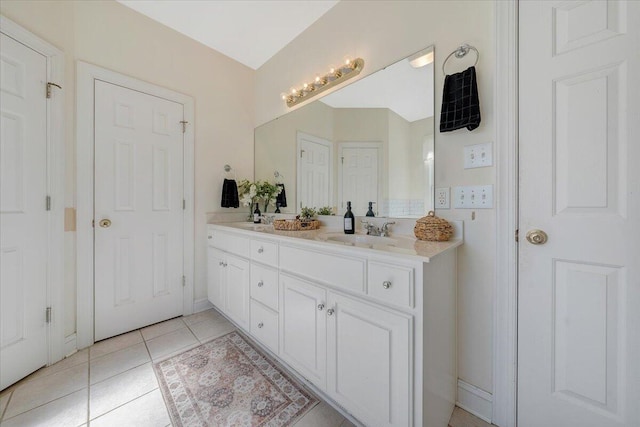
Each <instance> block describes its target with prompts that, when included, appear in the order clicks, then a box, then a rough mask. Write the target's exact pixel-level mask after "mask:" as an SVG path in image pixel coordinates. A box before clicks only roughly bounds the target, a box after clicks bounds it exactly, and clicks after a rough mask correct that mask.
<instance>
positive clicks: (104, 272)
mask: <svg viewBox="0 0 640 427" xmlns="http://www.w3.org/2000/svg"><path fill="white" fill-rule="evenodd" d="M182 120H183V106H182V105H181V104H178V103H175V102H172V101H168V100H166V99H162V98H158V97H155V96H151V95H147V94H145V93H141V92H137V91H134V90H131V89H127V88H124V87H121V86H116V85H113V84H110V83H106V82H102V81H98V80H96V83H95V200H94V212H95V228H94V233H95V293H94V295H95V340H96V341H98V340H101V339H104V338H108V337H111V336H114V335H117V334H121V333H123V332H127V331H130V330H133V329H137V328H140V327H143V326H146V325H149V324H152V323H156V322H160V321H162V320H166V319H169V318H172V317H175V316H179V315H181V314H182V307H183V305H182V302H183V291H182V286H183V212H184V211H183V208H184V205H183V133H182V126H181V124H180V121H182Z"/></svg>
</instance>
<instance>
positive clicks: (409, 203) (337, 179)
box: [255, 46, 435, 218]
mask: <svg viewBox="0 0 640 427" xmlns="http://www.w3.org/2000/svg"><path fill="white" fill-rule="evenodd" d="M433 58H434V49H433V47H432V46H431V47H428V48H426V49H424V50H422V51H420V52H417V53H415V54H413V55H410V56H409V57H407V58H404V59H402V60H400V61H398V62H396V63H394V64H391V65H389V66H387V67H385V68H384V69H382V70H380V71H377V72H375V73H372V74H370V75H368V76H366V77H363V78H361V79H359V80H357V81H355V82H354V83H352V84H349V85H346V86H344V87H341V88H339V89H338V90H336V91H334V92H332V93H330V94H329V95H326V96H323V97H321V98H319V99H317V100H315V101H313V102H311V103H309V104H307V105H304V106H302V107H300V108H298V109H296V110H294V111H292V112H290V113H288V114H285V115H284V116H282V117H279V118H277V119H275V120H273V121H271V122H269V123H265V124H264V125H262V126H259V127H258V128H256V130H255V178H256V179H257V180H266V179H268V178H269V177H272V176H274V171H280V172H282V175H283V176H285V177H287V178H286V179H284V180H283V181H282V184H284V186H285V188H286V192H287V198H288V199H289V201H288V205H287V207H286V208H282V212H283V213H297V212H301V209H302V207H304V206H325V207H328V208H329V210H330V211H331V212H332V213H333V212H337V214H339V215H340V214H342V213H344V211H345V209H346V205H347V201H351V202H352V208H353V212H354V214H355V215H358V216H364V215H365V214H366V212H367V209H368V205H369V202H373V203H374V205H373V206H374V207H375V208H374V209H375V211H376V212H375V214H376V216H391V217H397V218H402V217H405V218H419V217H422V216H424V215H425V212H428V211H429V210H433V206H434V187H435V186H434V160H435V153H434V117H433V116H434V89H433Z"/></svg>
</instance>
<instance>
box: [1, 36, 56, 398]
mask: <svg viewBox="0 0 640 427" xmlns="http://www.w3.org/2000/svg"><path fill="white" fill-rule="evenodd" d="M0 36H1V37H2V39H1V44H2V53H1V57H0V65H1V69H0V78H1V87H0V89H1V93H0V100H1V107H0V110H1V111H0V114H1V122H0V130H1V131H2V135H1V137H0V163H1V164H0V291H1V292H0V390H1V389H4V388H5V387H7V386H8V385H10V384H12V383H14V382H16V381H17V380H19V379H20V378H22V377H24V376H26V375H28V374H30V373H31V372H33V371H35V370H36V369H38V368H40V367H42V366H44V365H46V364H47V324H46V303H47V299H46V298H47V242H48V225H47V224H48V215H47V202H46V197H47V104H46V102H47V101H46V98H45V87H46V83H47V80H46V79H47V58H46V57H45V56H43V55H41V54H39V53H37V52H35V51H33V50H31V49H29V48H28V47H26V46H24V45H23V44H21V43H19V42H17V41H15V40H14V39H12V38H10V37H7V36H6V35H4V34H1V35H0Z"/></svg>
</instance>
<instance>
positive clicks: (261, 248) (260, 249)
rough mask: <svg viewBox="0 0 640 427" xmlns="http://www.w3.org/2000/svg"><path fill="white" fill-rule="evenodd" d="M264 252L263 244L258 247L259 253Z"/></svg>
mask: <svg viewBox="0 0 640 427" xmlns="http://www.w3.org/2000/svg"><path fill="white" fill-rule="evenodd" d="M262 252H264V249H263V247H262V246H260V247H259V248H258V253H259V254H261V253H262Z"/></svg>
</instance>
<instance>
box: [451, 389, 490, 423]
mask: <svg viewBox="0 0 640 427" xmlns="http://www.w3.org/2000/svg"><path fill="white" fill-rule="evenodd" d="M456 406H459V407H461V408H462V409H464V410H465V411H467V412H469V413H471V414H473V415H475V416H476V417H478V418H480V419H482V420H484V421H486V422H488V423H489V424H491V416H492V414H493V396H492V395H491V393H487V392H486V391H484V390H482V389H479V388H478V387H475V386H472V385H471V384H469V383H466V382H464V381H462V380H460V379H458V400H457V402H456Z"/></svg>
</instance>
